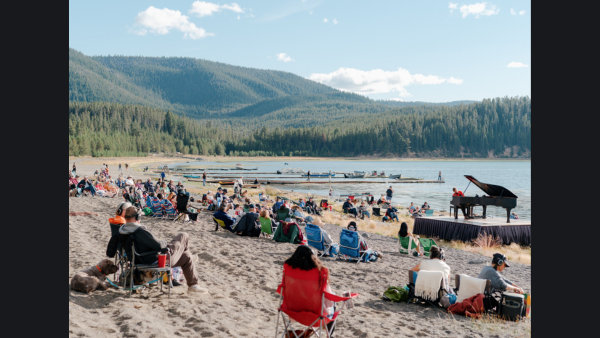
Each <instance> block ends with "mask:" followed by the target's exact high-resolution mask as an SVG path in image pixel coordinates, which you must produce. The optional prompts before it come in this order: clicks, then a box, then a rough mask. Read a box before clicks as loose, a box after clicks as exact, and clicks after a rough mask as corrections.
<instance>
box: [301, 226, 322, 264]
mask: <svg viewBox="0 0 600 338" xmlns="http://www.w3.org/2000/svg"><path fill="white" fill-rule="evenodd" d="M304 231H306V240H307V242H308V245H309V246H312V247H313V248H315V249H317V251H318V256H319V257H323V256H324V255H325V254H326V253H327V252H325V251H326V250H325V243H324V242H323V231H321V228H320V227H319V226H317V225H314V224H310V223H306V227H305V228H304Z"/></svg>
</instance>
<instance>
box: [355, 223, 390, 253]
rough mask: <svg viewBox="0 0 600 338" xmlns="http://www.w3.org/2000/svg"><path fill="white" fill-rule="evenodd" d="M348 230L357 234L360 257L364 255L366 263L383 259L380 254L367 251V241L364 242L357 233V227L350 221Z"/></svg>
mask: <svg viewBox="0 0 600 338" xmlns="http://www.w3.org/2000/svg"><path fill="white" fill-rule="evenodd" d="M348 230H351V231H355V232H356V233H357V234H358V242H359V247H360V249H359V253H360V254H361V255H362V254H363V253H364V254H365V261H366V262H375V261H376V260H377V259H378V258H383V255H382V254H380V253H379V252H377V251H375V250H371V249H369V246H368V245H367V241H365V240H364V238H363V237H362V236H361V235H360V233H359V232H358V227H357V225H356V222H354V221H351V222H350V223H348Z"/></svg>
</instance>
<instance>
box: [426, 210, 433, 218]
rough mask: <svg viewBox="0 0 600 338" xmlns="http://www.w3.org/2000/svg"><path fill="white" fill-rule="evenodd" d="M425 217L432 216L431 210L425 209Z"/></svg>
mask: <svg viewBox="0 0 600 338" xmlns="http://www.w3.org/2000/svg"><path fill="white" fill-rule="evenodd" d="M425 216H433V209H426V210H425Z"/></svg>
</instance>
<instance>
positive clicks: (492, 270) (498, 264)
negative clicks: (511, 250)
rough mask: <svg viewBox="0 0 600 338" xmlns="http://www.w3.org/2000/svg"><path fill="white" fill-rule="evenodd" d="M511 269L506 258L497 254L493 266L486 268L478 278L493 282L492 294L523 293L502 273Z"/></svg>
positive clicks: (493, 259) (493, 258)
mask: <svg viewBox="0 0 600 338" xmlns="http://www.w3.org/2000/svg"><path fill="white" fill-rule="evenodd" d="M508 267H510V265H509V264H508V260H507V259H506V256H504V255H503V254H501V253H495V254H494V256H493V257H492V265H491V266H490V265H487V266H484V267H483V268H482V269H481V272H480V273H479V276H477V278H482V279H489V280H490V281H492V292H504V291H509V292H515V293H523V289H522V288H520V287H519V286H517V285H516V284H515V283H513V282H511V281H509V280H508V279H506V278H504V277H503V276H502V275H501V274H500V272H502V271H504V269H505V268H508Z"/></svg>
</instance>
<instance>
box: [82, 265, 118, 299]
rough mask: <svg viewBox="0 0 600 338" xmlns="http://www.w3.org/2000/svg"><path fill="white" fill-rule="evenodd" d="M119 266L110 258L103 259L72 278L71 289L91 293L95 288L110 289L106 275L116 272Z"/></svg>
mask: <svg viewBox="0 0 600 338" xmlns="http://www.w3.org/2000/svg"><path fill="white" fill-rule="evenodd" d="M117 270H119V267H118V266H116V265H115V263H114V262H113V261H112V260H110V259H107V258H105V259H103V260H101V261H100V263H98V264H97V265H94V266H92V267H89V268H87V269H85V270H82V271H79V272H77V273H76V274H75V276H73V278H71V289H72V290H75V291H80V292H85V293H90V292H91V291H94V290H106V289H108V283H107V282H106V275H110V274H111V273H115V272H117Z"/></svg>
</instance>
